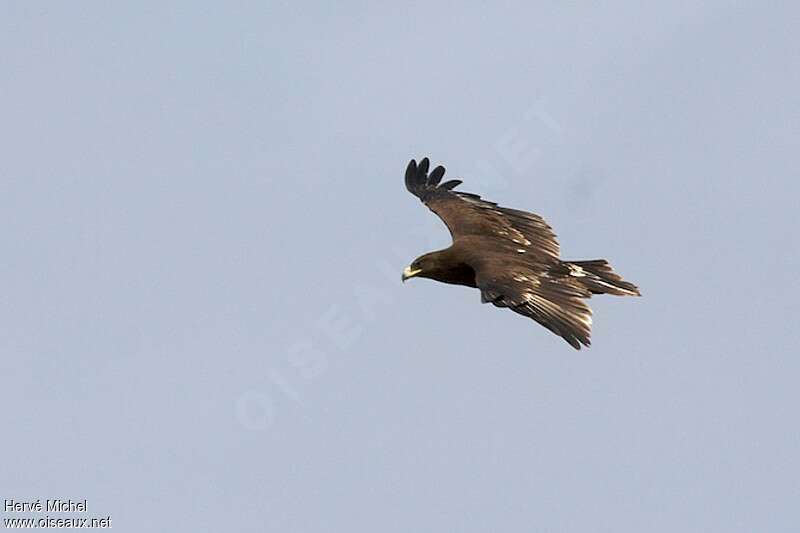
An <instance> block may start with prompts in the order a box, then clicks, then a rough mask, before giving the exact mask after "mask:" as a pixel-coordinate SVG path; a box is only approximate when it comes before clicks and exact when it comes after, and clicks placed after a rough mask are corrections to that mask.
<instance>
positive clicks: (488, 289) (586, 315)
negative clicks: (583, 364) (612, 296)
mask: <svg viewBox="0 0 800 533" xmlns="http://www.w3.org/2000/svg"><path fill="white" fill-rule="evenodd" d="M477 284H478V288H479V289H480V290H481V301H482V302H484V303H492V304H494V305H496V306H497V307H508V308H509V309H511V310H512V311H514V312H515V313H519V314H521V315H523V316H526V317H528V318H532V319H533V320H535V321H536V322H538V323H539V324H541V325H543V326H544V327H546V328H547V329H549V330H550V331H552V332H553V333H555V334H556V335H559V336H561V337H563V338H564V340H565V341H567V342H568V343H570V344H571V345H572V347H573V348H575V349H577V350H580V348H581V344H583V345H584V346H589V345H590V344H591V342H590V337H591V332H592V310H591V309H590V308H589V306H588V305H586V303H585V302H584V301H583V300H582V298H589V297H590V296H591V292H589V290H588V289H587V288H586V287H584V286H582V285H581V284H580V283H579V282H577V281H575V280H571V279H569V278H568V277H560V276H558V277H556V275H555V273H553V272H550V271H542V270H538V269H535V268H530V267H528V268H526V267H525V266H523V265H521V264H507V263H505V264H504V263H503V262H502V261H500V260H498V259H497V258H489V260H487V261H485V262H484V263H483V265H482V266H481V268H480V269H478V270H477Z"/></svg>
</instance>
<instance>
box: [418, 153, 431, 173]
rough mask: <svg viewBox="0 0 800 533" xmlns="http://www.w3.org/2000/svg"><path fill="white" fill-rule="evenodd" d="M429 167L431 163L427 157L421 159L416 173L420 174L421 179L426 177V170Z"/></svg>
mask: <svg viewBox="0 0 800 533" xmlns="http://www.w3.org/2000/svg"><path fill="white" fill-rule="evenodd" d="M430 166H431V161H430V159H428V158H427V157H423V158H422V161H420V162H419V168H418V170H417V173H418V174H420V176H421V177H424V176H427V175H428V169H429V168H430Z"/></svg>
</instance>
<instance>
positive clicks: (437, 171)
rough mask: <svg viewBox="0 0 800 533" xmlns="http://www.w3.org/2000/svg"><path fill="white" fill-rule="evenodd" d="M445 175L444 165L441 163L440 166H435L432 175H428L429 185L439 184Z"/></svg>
mask: <svg viewBox="0 0 800 533" xmlns="http://www.w3.org/2000/svg"><path fill="white" fill-rule="evenodd" d="M443 176H444V167H443V166H442V165H439V166H438V167H436V168H434V169H433V171H432V172H431V175H430V176H428V184H429V185H433V186H436V185H439V182H440V181H442V177H443Z"/></svg>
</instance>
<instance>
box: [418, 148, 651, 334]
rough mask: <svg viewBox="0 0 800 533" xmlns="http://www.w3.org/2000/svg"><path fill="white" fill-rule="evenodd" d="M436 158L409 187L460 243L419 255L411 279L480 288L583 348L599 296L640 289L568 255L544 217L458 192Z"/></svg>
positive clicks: (605, 267)
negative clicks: (562, 253)
mask: <svg viewBox="0 0 800 533" xmlns="http://www.w3.org/2000/svg"><path fill="white" fill-rule="evenodd" d="M429 166H430V163H429V161H428V158H425V159H422V160H421V161H420V163H419V165H417V162H416V161H414V160H413V159H412V160H411V162H410V163H409V164H408V168H407V169H406V188H407V189H408V190H409V191H410V192H411V193H412V194H414V195H415V196H417V197H418V198H419V199H420V200H422V202H423V203H424V204H425V205H427V206H428V207H429V208H430V209H431V211H433V212H434V213H436V214H437V215H438V216H439V218H441V219H442V220H443V221H444V223H445V224H446V225H447V228H448V229H449V230H450V234H451V235H452V237H453V244H452V245H451V246H450V247H449V248H446V249H444V250H439V251H436V252H430V253H427V254H425V255H422V256H420V257H419V258H417V259H416V260H415V261H414V262H413V263H411V265H409V266H408V267H407V268H406V270H405V271H404V272H403V280H404V281H405V280H406V279H408V278H411V277H426V278H430V279H434V280H436V281H441V282H443V283H451V284H456V285H466V286H468V287H475V288H478V289H480V291H481V301H483V302H485V303H489V302H490V303H492V304H493V305H496V306H497V307H508V308H509V309H511V310H512V311H515V312H517V313H519V314H521V315H524V316H527V317H530V318H532V319H534V320H536V321H537V322H539V323H540V324H542V325H543V326H545V327H546V328H548V329H549V330H551V331H552V332H554V333H555V334H557V335H560V336H561V337H563V338H564V340H566V341H567V342H568V343H570V344H571V345H572V346H573V347H575V348H576V349H580V347H581V344H583V345H585V346H589V344H590V340H589V338H590V335H591V325H592V311H591V309H589V306H588V305H586V303H585V302H584V301H583V300H584V299H586V298H589V297H591V295H592V294H616V295H619V296H625V295H635V296H638V295H639V290H638V289H637V288H636V286H635V285H633V284H632V283H628V282H627V281H623V279H622V278H621V277H620V276H618V275H617V274H616V273H614V271H613V270H612V269H611V266H610V265H609V264H608V262H606V261H605V260H604V259H597V260H593V261H562V260H561V259H560V258H559V246H558V242H557V241H556V238H555V235H554V234H553V231H552V229H551V228H550V226H548V225H547V223H546V222H545V221H544V220H543V219H542V218H541V217H540V216H539V215H535V214H533V213H527V212H525V211H517V210H516V209H508V208H504V207H500V206H498V205H497V204H495V203H493V202H488V201H486V200H483V199H481V198H480V196H477V195H475V194H471V193H464V192H457V191H453V190H452V189H454V188H455V187H457V186H458V185H459V184H460V183H461V181H459V180H450V181H447V182H445V183H441V184H440V181H441V179H442V177H443V176H444V172H445V170H444V167H441V166H439V167H436V168H435V169H434V170H433V171H431V173H430V175H429V174H428V169H429Z"/></svg>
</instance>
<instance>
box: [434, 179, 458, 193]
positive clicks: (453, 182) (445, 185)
mask: <svg viewBox="0 0 800 533" xmlns="http://www.w3.org/2000/svg"><path fill="white" fill-rule="evenodd" d="M461 183H462V181H461V180H450V181H445V182H444V183H442V184H441V185H439V188H440V189H445V190H448V191H449V190H451V189H455V188H456V187H458V186H459V185H461Z"/></svg>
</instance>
